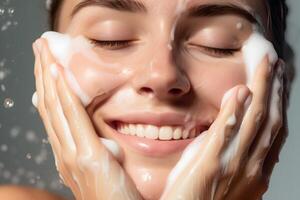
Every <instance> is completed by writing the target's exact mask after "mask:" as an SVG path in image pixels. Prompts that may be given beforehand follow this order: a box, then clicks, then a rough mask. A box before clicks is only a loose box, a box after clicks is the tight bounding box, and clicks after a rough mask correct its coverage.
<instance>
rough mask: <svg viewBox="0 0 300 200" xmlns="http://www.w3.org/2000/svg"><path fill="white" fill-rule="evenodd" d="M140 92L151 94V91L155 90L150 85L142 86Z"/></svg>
mask: <svg viewBox="0 0 300 200" xmlns="http://www.w3.org/2000/svg"><path fill="white" fill-rule="evenodd" d="M140 92H141V93H145V94H149V93H153V90H152V89H151V88H148V87H142V88H141V89H140Z"/></svg>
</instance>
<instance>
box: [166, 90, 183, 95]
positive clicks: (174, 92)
mask: <svg viewBox="0 0 300 200" xmlns="http://www.w3.org/2000/svg"><path fill="white" fill-rule="evenodd" d="M169 94H172V95H176V96H177V95H180V94H182V90H181V89H179V88H172V89H171V90H169Z"/></svg>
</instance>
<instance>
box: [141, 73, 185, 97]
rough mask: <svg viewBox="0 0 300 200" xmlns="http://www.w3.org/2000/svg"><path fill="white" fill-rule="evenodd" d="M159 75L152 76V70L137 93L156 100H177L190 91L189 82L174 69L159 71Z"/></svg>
mask: <svg viewBox="0 0 300 200" xmlns="http://www.w3.org/2000/svg"><path fill="white" fill-rule="evenodd" d="M159 70H160V72H161V73H159V74H156V75H154V74H153V70H152V72H150V73H149V74H148V75H147V76H148V77H145V78H147V79H146V81H144V83H143V84H140V86H139V87H138V93H139V94H142V95H148V96H156V97H157V98H164V99H165V98H178V97H181V96H183V95H185V94H187V93H188V92H189V90H190V83H189V80H188V79H187V78H186V76H185V75H183V74H180V73H178V72H177V70H176V69H174V68H169V69H168V70H166V69H164V71H163V72H162V69H161V68H160V69H159Z"/></svg>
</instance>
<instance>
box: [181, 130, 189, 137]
mask: <svg viewBox="0 0 300 200" xmlns="http://www.w3.org/2000/svg"><path fill="white" fill-rule="evenodd" d="M188 136H189V131H188V130H185V129H184V130H183V134H182V138H183V139H186V138H188Z"/></svg>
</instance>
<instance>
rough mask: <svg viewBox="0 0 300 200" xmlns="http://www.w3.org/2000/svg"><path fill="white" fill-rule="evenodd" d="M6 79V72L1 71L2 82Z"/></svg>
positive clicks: (0, 78)
mask: <svg viewBox="0 0 300 200" xmlns="http://www.w3.org/2000/svg"><path fill="white" fill-rule="evenodd" d="M5 77H6V72H5V71H4V70H1V71H0V80H1V81H2V80H4V79H5Z"/></svg>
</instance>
